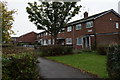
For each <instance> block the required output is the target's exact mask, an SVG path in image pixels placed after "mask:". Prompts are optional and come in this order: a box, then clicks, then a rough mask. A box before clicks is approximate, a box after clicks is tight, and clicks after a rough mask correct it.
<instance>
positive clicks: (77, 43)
mask: <svg viewBox="0 0 120 80" xmlns="http://www.w3.org/2000/svg"><path fill="white" fill-rule="evenodd" d="M79 39H81V43H79V42H78V40H79ZM76 45H83V38H82V37H78V38H76Z"/></svg>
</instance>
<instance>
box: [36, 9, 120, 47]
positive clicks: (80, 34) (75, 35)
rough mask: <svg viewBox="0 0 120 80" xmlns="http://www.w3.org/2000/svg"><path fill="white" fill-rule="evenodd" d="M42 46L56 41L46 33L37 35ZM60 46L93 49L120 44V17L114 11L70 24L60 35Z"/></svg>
mask: <svg viewBox="0 0 120 80" xmlns="http://www.w3.org/2000/svg"><path fill="white" fill-rule="evenodd" d="M37 40H38V42H39V43H40V44H41V45H51V42H53V44H54V39H52V38H51V35H50V34H48V33H46V32H45V31H43V32H41V33H39V34H37ZM51 40H52V41H51ZM57 40H58V44H61V45H71V46H73V47H74V48H75V49H91V48H92V47H98V46H101V45H104V46H106V45H109V44H119V43H120V15H119V14H118V13H117V12H115V11H114V10H113V9H111V10H108V11H104V12H101V13H98V14H95V15H92V16H88V13H87V12H85V13H84V18H83V19H80V20H77V21H73V22H71V23H68V26H67V27H66V28H63V29H62V32H60V33H59V34H58V38H57Z"/></svg>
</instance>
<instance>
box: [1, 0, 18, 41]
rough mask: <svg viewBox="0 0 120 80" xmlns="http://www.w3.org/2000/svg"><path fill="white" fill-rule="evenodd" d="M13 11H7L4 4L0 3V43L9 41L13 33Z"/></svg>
mask: <svg viewBox="0 0 120 80" xmlns="http://www.w3.org/2000/svg"><path fill="white" fill-rule="evenodd" d="M15 12H16V11H15V10H10V11H8V9H7V5H6V2H0V25H1V26H2V27H1V28H2V32H1V33H2V42H4V43H7V42H9V41H11V36H10V35H11V34H13V33H14V31H13V30H12V29H11V28H12V27H13V26H12V24H13V21H14V18H13V14H14V13H15Z"/></svg>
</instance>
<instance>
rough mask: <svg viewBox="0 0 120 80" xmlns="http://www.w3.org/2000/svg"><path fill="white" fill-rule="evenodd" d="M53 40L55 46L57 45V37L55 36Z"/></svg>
mask: <svg viewBox="0 0 120 80" xmlns="http://www.w3.org/2000/svg"><path fill="white" fill-rule="evenodd" d="M53 38H54V45H57V35H54V36H53Z"/></svg>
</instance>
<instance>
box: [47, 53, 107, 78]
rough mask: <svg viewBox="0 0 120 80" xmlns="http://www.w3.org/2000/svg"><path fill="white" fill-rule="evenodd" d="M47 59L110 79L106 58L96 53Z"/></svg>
mask: <svg viewBox="0 0 120 80" xmlns="http://www.w3.org/2000/svg"><path fill="white" fill-rule="evenodd" d="M46 58H47V59H51V60H55V61H58V62H61V63H64V64H67V65H70V66H72V67H75V68H78V69H82V70H85V71H88V72H90V73H93V74H97V75H98V76H100V77H102V78H108V74H107V70H106V56H102V55H98V54H96V53H95V52H82V53H81V54H73V55H65V56H52V57H46Z"/></svg>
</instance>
